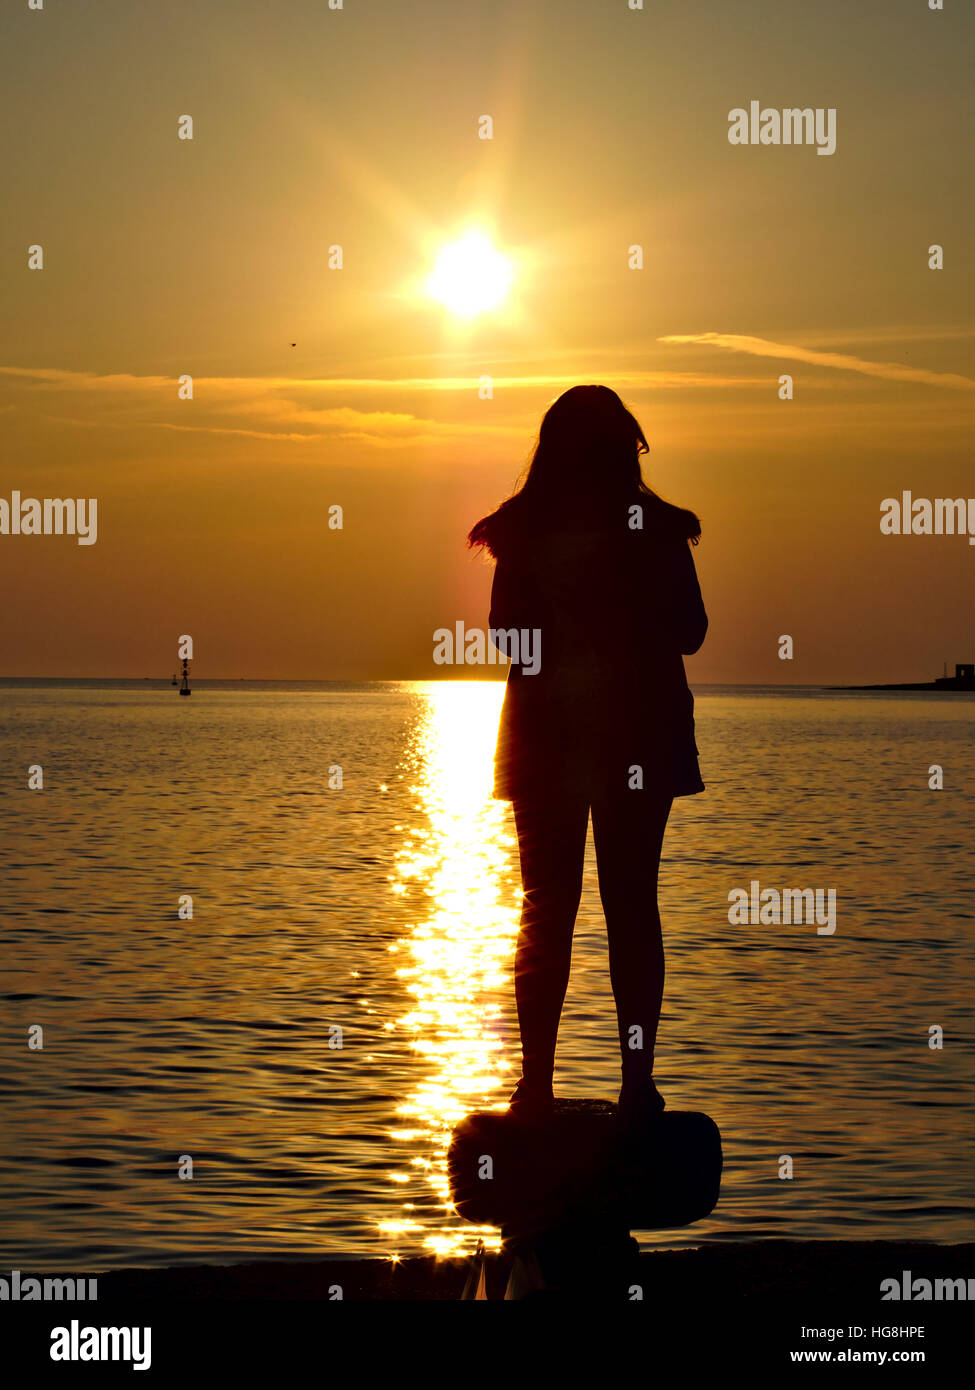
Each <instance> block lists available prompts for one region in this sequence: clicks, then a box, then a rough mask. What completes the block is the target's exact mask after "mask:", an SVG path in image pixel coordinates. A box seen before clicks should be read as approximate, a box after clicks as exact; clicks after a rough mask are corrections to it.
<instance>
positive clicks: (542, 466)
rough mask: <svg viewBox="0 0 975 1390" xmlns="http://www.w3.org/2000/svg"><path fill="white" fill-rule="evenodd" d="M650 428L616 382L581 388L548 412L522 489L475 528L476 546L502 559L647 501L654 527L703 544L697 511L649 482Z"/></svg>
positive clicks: (564, 396)
mask: <svg viewBox="0 0 975 1390" xmlns="http://www.w3.org/2000/svg"><path fill="white" fill-rule="evenodd" d="M649 449H650V446H649V445H648V444H647V441H646V437H645V436H644V433H643V430H642V429H641V428H640V426H639V425H638V424H637V421H636V419H635V417H634V416H633V415H632V414H631V413H630V411H628V410H627V408H626V406H625V405H624V404H623V402H622V401H621V400H620V398H619V396H618V395H617V394H616V392H615V391H611V390H610V389H609V387H608V386H573V387H571V389H570V390H568V391H565V392H564V393H563V394H562V395H561V396H559V398H558V400H556V401H555V402H553V404H552V405H550V406H549V408H548V410H547V411H546V412H545V414H544V416H543V417H542V423H541V426H540V428H539V431H538V442H537V444H536V445H535V450H534V452H533V454H532V458H531V462H530V463H529V465H528V468H527V470H526V471H525V473H524V475H523V476H522V479H521V480H520V484H519V486H518V487H517V488H516V490H515V492H514V493H513V494H512V495H511V496H510V497H509V498H508V499H507V501H505V502H502V503H501V505H500V506H499V507H498V508H497V509H496V510H495V511H493V512H491V513H490V515H488V516H484V517H482V518H481V520H480V521H478V522H477V523H476V524H475V525H474V526H472V527H471V530H470V533H469V535H468V537H467V544H468V545H469V546H473V547H475V548H477V547H483V548H484V549H486V550H488V551H489V552H490V553H491V554H492V555H493V556H494V557H495V559H497V557H498V556H499V554H500V553H501V552H502V551H504V550H507V549H509V548H510V547H512V546H515V547H517V546H523V545H526V544H528V545H530V544H531V541H532V538H533V537H537V536H538V535H540V534H542V533H543V532H546V531H551V530H557V529H559V528H560V527H562V526H565V525H566V524H571V523H573V522H578V521H580V520H584V521H586V522H587V523H588V524H595V525H597V526H598V525H601V524H604V523H606V524H609V523H610V521H611V519H612V520H613V521H618V520H619V519H620V517H621V508H625V507H626V506H627V505H632V504H633V503H640V504H641V505H644V506H645V509H646V511H647V512H648V513H649V525H650V527H653V528H654V529H657V530H661V531H664V532H667V533H669V534H670V535H678V536H680V537H681V538H682V539H684V540H689V541H691V542H692V544H694V545H696V544H697V542H698V539H699V538H700V535H701V523H700V522H699V521H698V519H697V517H696V516H695V515H694V513H693V512H690V511H687V510H685V509H684V508H683V507H675V506H673V505H672V504H671V503H670V502H665V501H664V500H663V498H662V497H658V495H657V494H656V493H655V492H654V491H653V490H652V489H651V488H650V487H649V486H648V485H647V484H646V483H645V482H644V480H643V473H642V470H641V467H640V457H641V455H643V454H646V453H648V452H649Z"/></svg>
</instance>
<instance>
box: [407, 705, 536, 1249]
mask: <svg viewBox="0 0 975 1390" xmlns="http://www.w3.org/2000/svg"><path fill="white" fill-rule="evenodd" d="M503 693H504V686H503V684H501V683H497V682H483V683H479V682H473V681H472V682H466V681H465V682H451V683H449V684H446V683H445V684H437V685H431V686H429V687H427V688H425V689H424V690H423V694H424V696H425V698H426V701H427V707H426V711H425V716H424V719H423V721H422V723H421V726H420V728H419V730H418V734H417V741H416V746H415V749H414V753H415V755H416V762H417V767H418V773H419V780H418V784H417V785H416V787H415V788H413V790H414V791H415V793H416V795H417V798H418V803H419V808H420V809H421V810H422V811H423V813H424V815H425V819H426V822H427V824H426V825H425V826H423V827H422V828H417V829H414V830H412V831H411V832H410V833H409V840H408V843H407V844H406V846H405V847H404V848H403V850H402V851H401V852H400V854H399V855H398V856H397V858H398V863H397V873H396V880H395V881H394V884H393V891H394V892H397V891H399V892H403V891H405V889H406V885H407V883H409V882H410V881H413V882H416V883H419V884H421V885H422V886H423V888H424V889H425V891H426V894H427V896H428V898H429V909H428V912H427V913H426V914H425V915H424V919H423V920H422V921H420V922H417V924H416V925H415V926H414V927H413V929H412V932H411V934H410V935H409V936H408V937H407V938H405V939H404V940H402V941H400V942H398V943H397V944H396V945H395V946H393V947H392V948H391V949H392V950H393V951H394V952H396V953H397V954H399V955H402V956H404V957H405V958H406V959H405V961H404V963H403V964H402V965H401V966H400V967H399V969H398V970H397V974H398V975H399V977H400V978H401V980H402V981H404V983H405V985H406V987H407V989H408V990H409V992H410V994H411V995H412V996H413V998H414V1000H415V1004H414V1007H413V1008H412V1010H411V1011H410V1012H409V1013H408V1014H407V1015H406V1016H405V1017H403V1018H401V1019H398V1020H397V1023H396V1027H397V1028H401V1029H407V1030H408V1031H409V1033H410V1036H411V1045H412V1047H413V1048H414V1050H415V1051H416V1052H417V1053H418V1054H419V1056H420V1058H421V1059H422V1061H423V1063H424V1065H423V1067H422V1081H421V1082H420V1084H419V1085H418V1086H417V1088H416V1090H415V1091H414V1092H413V1094H412V1095H411V1096H409V1097H408V1098H407V1099H406V1100H405V1101H404V1102H403V1104H402V1105H400V1106H399V1107H398V1113H399V1114H401V1115H403V1116H405V1117H409V1118H410V1120H411V1121H412V1123H411V1124H410V1126H409V1128H405V1129H402V1130H397V1131H395V1138H397V1139H398V1140H400V1141H403V1142H404V1143H407V1144H409V1145H410V1146H411V1147H412V1148H413V1150H414V1156H413V1158H412V1159H411V1160H410V1163H409V1165H408V1166H409V1168H410V1169H411V1170H412V1171H411V1172H407V1173H403V1172H396V1173H391V1174H390V1175H389V1176H390V1179H391V1181H393V1182H396V1183H398V1184H400V1186H401V1188H402V1189H403V1196H404V1198H409V1197H410V1196H411V1195H413V1196H414V1200H413V1201H410V1200H406V1201H404V1203H403V1207H404V1215H403V1219H402V1220H397V1221H390V1222H384V1223H382V1225H381V1229H382V1230H383V1231H385V1232H388V1233H390V1234H394V1233H398V1232H403V1233H406V1232H411V1233H413V1234H414V1235H415V1234H417V1233H419V1232H423V1231H426V1234H425V1235H424V1236H423V1238H422V1243H423V1244H424V1245H425V1246H426V1247H427V1248H428V1249H430V1250H431V1251H434V1252H436V1253H438V1254H441V1255H448V1254H459V1253H462V1252H463V1251H465V1250H469V1249H471V1248H473V1244H474V1242H475V1241H476V1239H477V1237H478V1236H479V1235H482V1236H483V1237H484V1239H485V1243H486V1244H487V1245H488V1246H491V1245H494V1246H497V1244H498V1243H499V1241H500V1236H499V1234H498V1233H497V1232H495V1231H493V1229H491V1228H486V1229H483V1230H479V1229H478V1228H477V1227H474V1226H471V1225H470V1224H469V1223H467V1222H465V1221H462V1220H461V1219H460V1218H459V1217H457V1216H456V1215H454V1217H453V1220H451V1214H452V1213H453V1208H452V1206H451V1204H450V1195H449V1191H448V1187H447V1173H446V1154H447V1145H448V1143H449V1139H450V1131H451V1129H452V1128H453V1126H454V1125H455V1124H456V1123H457V1122H458V1121H459V1120H460V1119H462V1118H463V1117H464V1115H466V1114H468V1113H469V1112H470V1111H472V1110H476V1109H491V1108H498V1109H504V1108H505V1106H506V1104H507V1097H508V1095H509V1094H510V1091H511V1089H512V1085H513V1079H512V1077H511V1075H510V1074H509V1073H510V1071H511V1068H512V1067H513V1066H514V1065H515V1061H516V1053H515V1052H514V1050H513V1049H510V1048H509V1056H507V1057H506V1056H503V1055H502V1046H503V1038H502V1027H501V1021H502V1003H503V1000H504V999H505V998H510V994H511V981H510V974H511V960H512V955H513V951H514V943H515V937H516V935H517V930H518V914H519V907H520V896H519V895H520V883H519V878H518V863H517V852H516V850H515V847H514V841H513V836H512V835H511V834H510V833H509V832H508V831H507V829H506V811H507V804H506V803H505V802H500V801H494V800H492V798H491V775H492V757H493V754H494V743H495V737H496V733H497V727H498V714H499V711H500V705H501V699H502V696H503ZM509 1008H510V1004H509ZM418 1184H419V1185H420V1187H419V1190H418ZM424 1209H426V1210H428V1211H430V1214H431V1216H433V1213H434V1211H436V1214H437V1220H436V1225H435V1226H433V1225H431V1226H430V1227H429V1228H428V1227H427V1226H426V1224H425V1222H424V1221H423V1220H422V1215H423V1210H424Z"/></svg>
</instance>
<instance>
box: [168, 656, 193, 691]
mask: <svg viewBox="0 0 975 1390" xmlns="http://www.w3.org/2000/svg"><path fill="white" fill-rule="evenodd" d="M175 681H176V677H175V676H174V677H173V682H174V683H175ZM179 693H180V694H181V695H192V694H193V692H192V690H191V689H190V670H189V666H188V665H187V658H186V657H185V656H184V657H183V679H182V680H181V681H180V683H179Z"/></svg>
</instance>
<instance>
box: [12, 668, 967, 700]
mask: <svg viewBox="0 0 975 1390" xmlns="http://www.w3.org/2000/svg"><path fill="white" fill-rule="evenodd" d="M504 683H505V672H503V671H502V673H501V674H500V675H499V676H488V677H485V678H483V679H479V678H477V677H473V678H472V677H449V676H447V677H444V676H371V677H363V678H361V679H359V678H353V677H348V678H344V677H327V676H323V677H321V678H318V677H309V676H301V677H296V678H294V679H292V678H291V677H288V676H194V677H193V685H194V687H195V688H196V687H199V688H201V689H206V688H210V689H217V688H239V687H241V686H243V687H245V688H248V687H255V686H256V687H263V688H267V689H288V688H291V687H294V686H318V687H321V686H335V687H347V688H348V687H355V688H360V687H363V686H382V685H385V686H404V685H405V686H410V685H443V686H447V685H475V684H476V685H485V684H487V685H498V686H503V685H504ZM690 685H691V689H692V690H701V691H706V690H743V691H747V690H767V691H782V692H788V691H795V692H799V691H816V692H825V691H857V690H894V691H897V690H904V691H922V692H923V691H927V692H928V693H930V694H937V695H943V694H946V693H947V694H962V695H965V694H969V695H971V694H973V693H975V687H965V686H950V685H947V686H946V685H939V684H937V683H936V682H933V681H917V682H904V683H897V684H874V685H822V684H806V683H804V682H800V681H796V682H793V683H791V684H785V683H780V684H772V683H769V682H764V681H695V680H691V681H690ZM72 686H74V687H86V686H105V687H108V688H114V689H132V690H142V689H145V688H146V687H148V688H150V689H154V688H157V687H158V688H160V689H163V688H168V689H172V674H171V673H170V674H169V675H163V676H0V689H3V688H5V687H6V688H8V689H16V688H20V689H31V688H34V689H43V688H57V687H60V688H62V689H65V688H68V687H72Z"/></svg>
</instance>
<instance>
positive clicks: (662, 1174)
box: [447, 1100, 722, 1297]
mask: <svg viewBox="0 0 975 1390" xmlns="http://www.w3.org/2000/svg"><path fill="white" fill-rule="evenodd" d="M721 1161H722V1156H721V1136H720V1134H719V1132H718V1128H717V1126H716V1125H715V1123H714V1121H713V1120H711V1119H710V1118H709V1117H708V1116H707V1115H702V1114H699V1113H697V1112H694V1111H679V1110H677V1111H670V1110H664V1111H662V1112H661V1113H660V1114H659V1115H658V1116H655V1117H654V1118H653V1119H652V1120H650V1121H648V1122H647V1123H646V1124H644V1125H643V1126H642V1127H641V1128H640V1129H639V1130H636V1131H634V1132H633V1133H630V1134H624V1133H622V1132H621V1130H620V1127H619V1125H618V1122H617V1119H616V1106H615V1105H613V1104H612V1103H611V1102H609V1101H603V1100H575V1101H574V1100H563V1101H557V1102H556V1108H555V1113H554V1115H553V1116H552V1117H551V1119H550V1120H548V1121H546V1122H545V1123H543V1124H540V1125H527V1124H525V1123H524V1122H523V1121H519V1120H516V1119H514V1118H512V1117H511V1116H510V1115H509V1114H508V1113H506V1112H501V1111H480V1112H477V1113H476V1114H473V1115H468V1116H467V1118H466V1119H465V1120H463V1121H462V1122H461V1123H460V1124H459V1125H458V1126H457V1128H456V1129H455V1130H454V1133H453V1136H452V1139H451V1144H450V1149H449V1152H448V1159H447V1166H448V1173H449V1179H450V1191H451V1196H452V1198H453V1201H454V1204H455V1206H456V1207H457V1211H458V1212H459V1214H460V1215H461V1216H463V1217H464V1218H465V1219H467V1220H468V1221H475V1222H478V1223H480V1224H489V1225H492V1226H500V1227H501V1234H502V1238H503V1242H504V1249H505V1252H506V1253H507V1254H509V1255H510V1256H520V1257H521V1259H522V1261H523V1262H524V1263H525V1264H526V1265H527V1267H529V1268H537V1269H538V1270H539V1271H540V1274H541V1279H542V1281H543V1283H544V1286H545V1289H546V1291H548V1292H550V1293H564V1294H569V1295H573V1296H579V1297H586V1296H593V1295H596V1296H599V1295H606V1296H618V1297H625V1296H626V1286H627V1281H628V1279H629V1277H630V1276H631V1274H632V1273H633V1271H634V1269H635V1256H636V1253H637V1247H636V1242H635V1241H634V1240H633V1239H632V1238H631V1236H630V1231H631V1230H632V1229H634V1228H636V1229H638V1230H647V1229H654V1228H661V1227H674V1226H687V1225H690V1224H691V1223H692V1222H694V1221H699V1220H701V1218H702V1217H704V1216H707V1215H708V1214H709V1213H710V1212H711V1211H712V1210H713V1209H714V1206H715V1204H716V1202H717V1200H718V1193H719V1189H720V1182H721Z"/></svg>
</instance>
